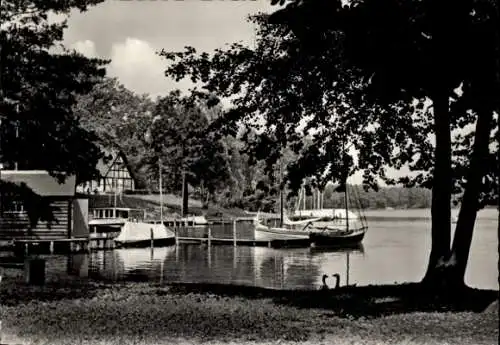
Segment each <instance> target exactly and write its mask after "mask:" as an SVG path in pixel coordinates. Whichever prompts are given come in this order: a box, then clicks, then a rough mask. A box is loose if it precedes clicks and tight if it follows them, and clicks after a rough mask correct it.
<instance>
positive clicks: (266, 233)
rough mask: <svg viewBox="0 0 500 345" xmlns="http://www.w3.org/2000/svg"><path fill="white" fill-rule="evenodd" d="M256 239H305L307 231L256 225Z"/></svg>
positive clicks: (307, 235)
mask: <svg viewBox="0 0 500 345" xmlns="http://www.w3.org/2000/svg"><path fill="white" fill-rule="evenodd" d="M254 234H255V235H254V236H255V240H256V241H273V240H298V239H300V240H307V239H308V238H309V234H308V233H304V231H297V230H292V229H286V228H268V227H265V226H257V227H256V228H255V230H254Z"/></svg>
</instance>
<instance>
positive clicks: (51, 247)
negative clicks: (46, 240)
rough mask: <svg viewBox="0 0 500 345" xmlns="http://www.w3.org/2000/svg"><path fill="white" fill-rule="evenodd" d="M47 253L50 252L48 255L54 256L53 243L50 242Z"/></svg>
mask: <svg viewBox="0 0 500 345" xmlns="http://www.w3.org/2000/svg"><path fill="white" fill-rule="evenodd" d="M49 251H50V254H54V241H50V248H49Z"/></svg>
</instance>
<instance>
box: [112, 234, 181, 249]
mask: <svg viewBox="0 0 500 345" xmlns="http://www.w3.org/2000/svg"><path fill="white" fill-rule="evenodd" d="M173 244H175V237H169V238H159V239H154V240H153V246H157V247H161V246H170V245H173ZM115 246H116V247H117V248H144V247H150V246H151V240H137V241H123V242H121V241H116V240H115Z"/></svg>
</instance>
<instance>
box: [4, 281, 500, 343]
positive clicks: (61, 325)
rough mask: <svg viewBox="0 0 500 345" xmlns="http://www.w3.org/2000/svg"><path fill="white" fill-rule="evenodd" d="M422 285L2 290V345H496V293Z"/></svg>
mask: <svg viewBox="0 0 500 345" xmlns="http://www.w3.org/2000/svg"><path fill="white" fill-rule="evenodd" d="M416 289H418V287H417V286H416V285H410V284H408V285H400V286H393V287H389V286H385V287H365V288H351V289H340V290H333V291H332V290H330V291H309V292H308V291H273V290H266V289H258V288H248V287H235V286H223V285H199V284H197V285H194V284H191V285H189V284H183V285H169V286H156V285H151V284H145V283H127V284H120V285H105V284H98V283H91V284H87V283H81V282H70V283H66V285H62V284H60V283H59V284H56V285H54V284H52V285H47V286H44V287H29V286H25V285H19V284H16V285H14V284H9V283H8V282H7V284H6V282H4V283H3V284H2V286H0V297H1V301H2V310H1V318H2V321H3V333H4V334H3V336H4V338H3V342H4V343H5V342H6V341H7V343H15V342H17V343H19V344H37V345H38V344H53V345H58V344H95V345H100V344H103V345H104V344H105V345H111V344H117V345H118V344H120V345H128V344H145V345H153V344H220V343H228V344H249V345H250V344H294V343H300V344H333V345H335V344H351V345H356V344H366V345H375V344H406V345H416V344H443V345H444V344H474V345H483V344H484V345H486V344H488V345H489V344H496V343H497V341H498V309H497V311H496V312H487V313H485V312H481V311H482V310H483V309H484V308H485V307H486V306H487V305H488V304H489V303H491V301H492V300H494V299H495V297H497V296H498V294H497V293H496V292H494V291H479V290H472V289H471V290H469V292H467V294H468V296H465V297H466V298H463V299H461V300H462V301H463V302H462V303H457V300H456V299H454V300H453V301H452V300H448V301H444V302H443V300H442V298H439V300H440V301H441V302H438V300H437V299H435V298H432V297H431V296H425V294H420V295H419V296H416V297H418V298H411V294H412V293H415V292H416V291H417V290H416Z"/></svg>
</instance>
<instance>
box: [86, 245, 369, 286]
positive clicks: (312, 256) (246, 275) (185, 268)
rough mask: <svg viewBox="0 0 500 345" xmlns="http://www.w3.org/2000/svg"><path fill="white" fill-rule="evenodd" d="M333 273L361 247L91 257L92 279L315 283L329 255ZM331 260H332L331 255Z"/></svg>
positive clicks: (176, 250)
mask: <svg viewBox="0 0 500 345" xmlns="http://www.w3.org/2000/svg"><path fill="white" fill-rule="evenodd" d="M325 253H328V254H329V255H331V258H330V259H329V261H331V262H330V264H331V265H330V267H333V268H334V270H335V271H334V272H332V273H336V272H339V273H340V272H342V273H343V272H346V267H345V266H346V259H345V258H346V257H347V255H349V256H350V257H353V256H354V257H355V256H359V255H360V256H362V255H363V251H362V248H359V249H355V250H353V249H351V250H349V251H345V250H344V251H339V252H334V251H332V250H331V249H330V250H329V251H328V252H325V251H323V252H319V251H317V250H314V249H310V248H299V249H272V248H266V247H244V246H240V247H233V246H222V245H221V246H211V247H208V246H206V245H202V246H200V245H196V244H181V245H179V246H172V247H165V248H153V249H151V248H140V249H119V250H114V251H106V252H104V251H100V252H94V253H92V254H91V255H90V262H91V264H90V277H91V278H93V279H96V280H105V281H119V280H133V281H155V282H161V283H166V282H204V283H225V284H246V285H255V286H263V287H267V288H276V289H285V288H303V289H305V288H312V287H317V286H318V285H319V284H320V283H321V281H320V279H318V277H321V276H322V274H323V273H324V272H323V271H322V270H321V267H322V266H324V261H325V259H326V258H327V257H325V256H324V254H325ZM332 258H333V259H332Z"/></svg>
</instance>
